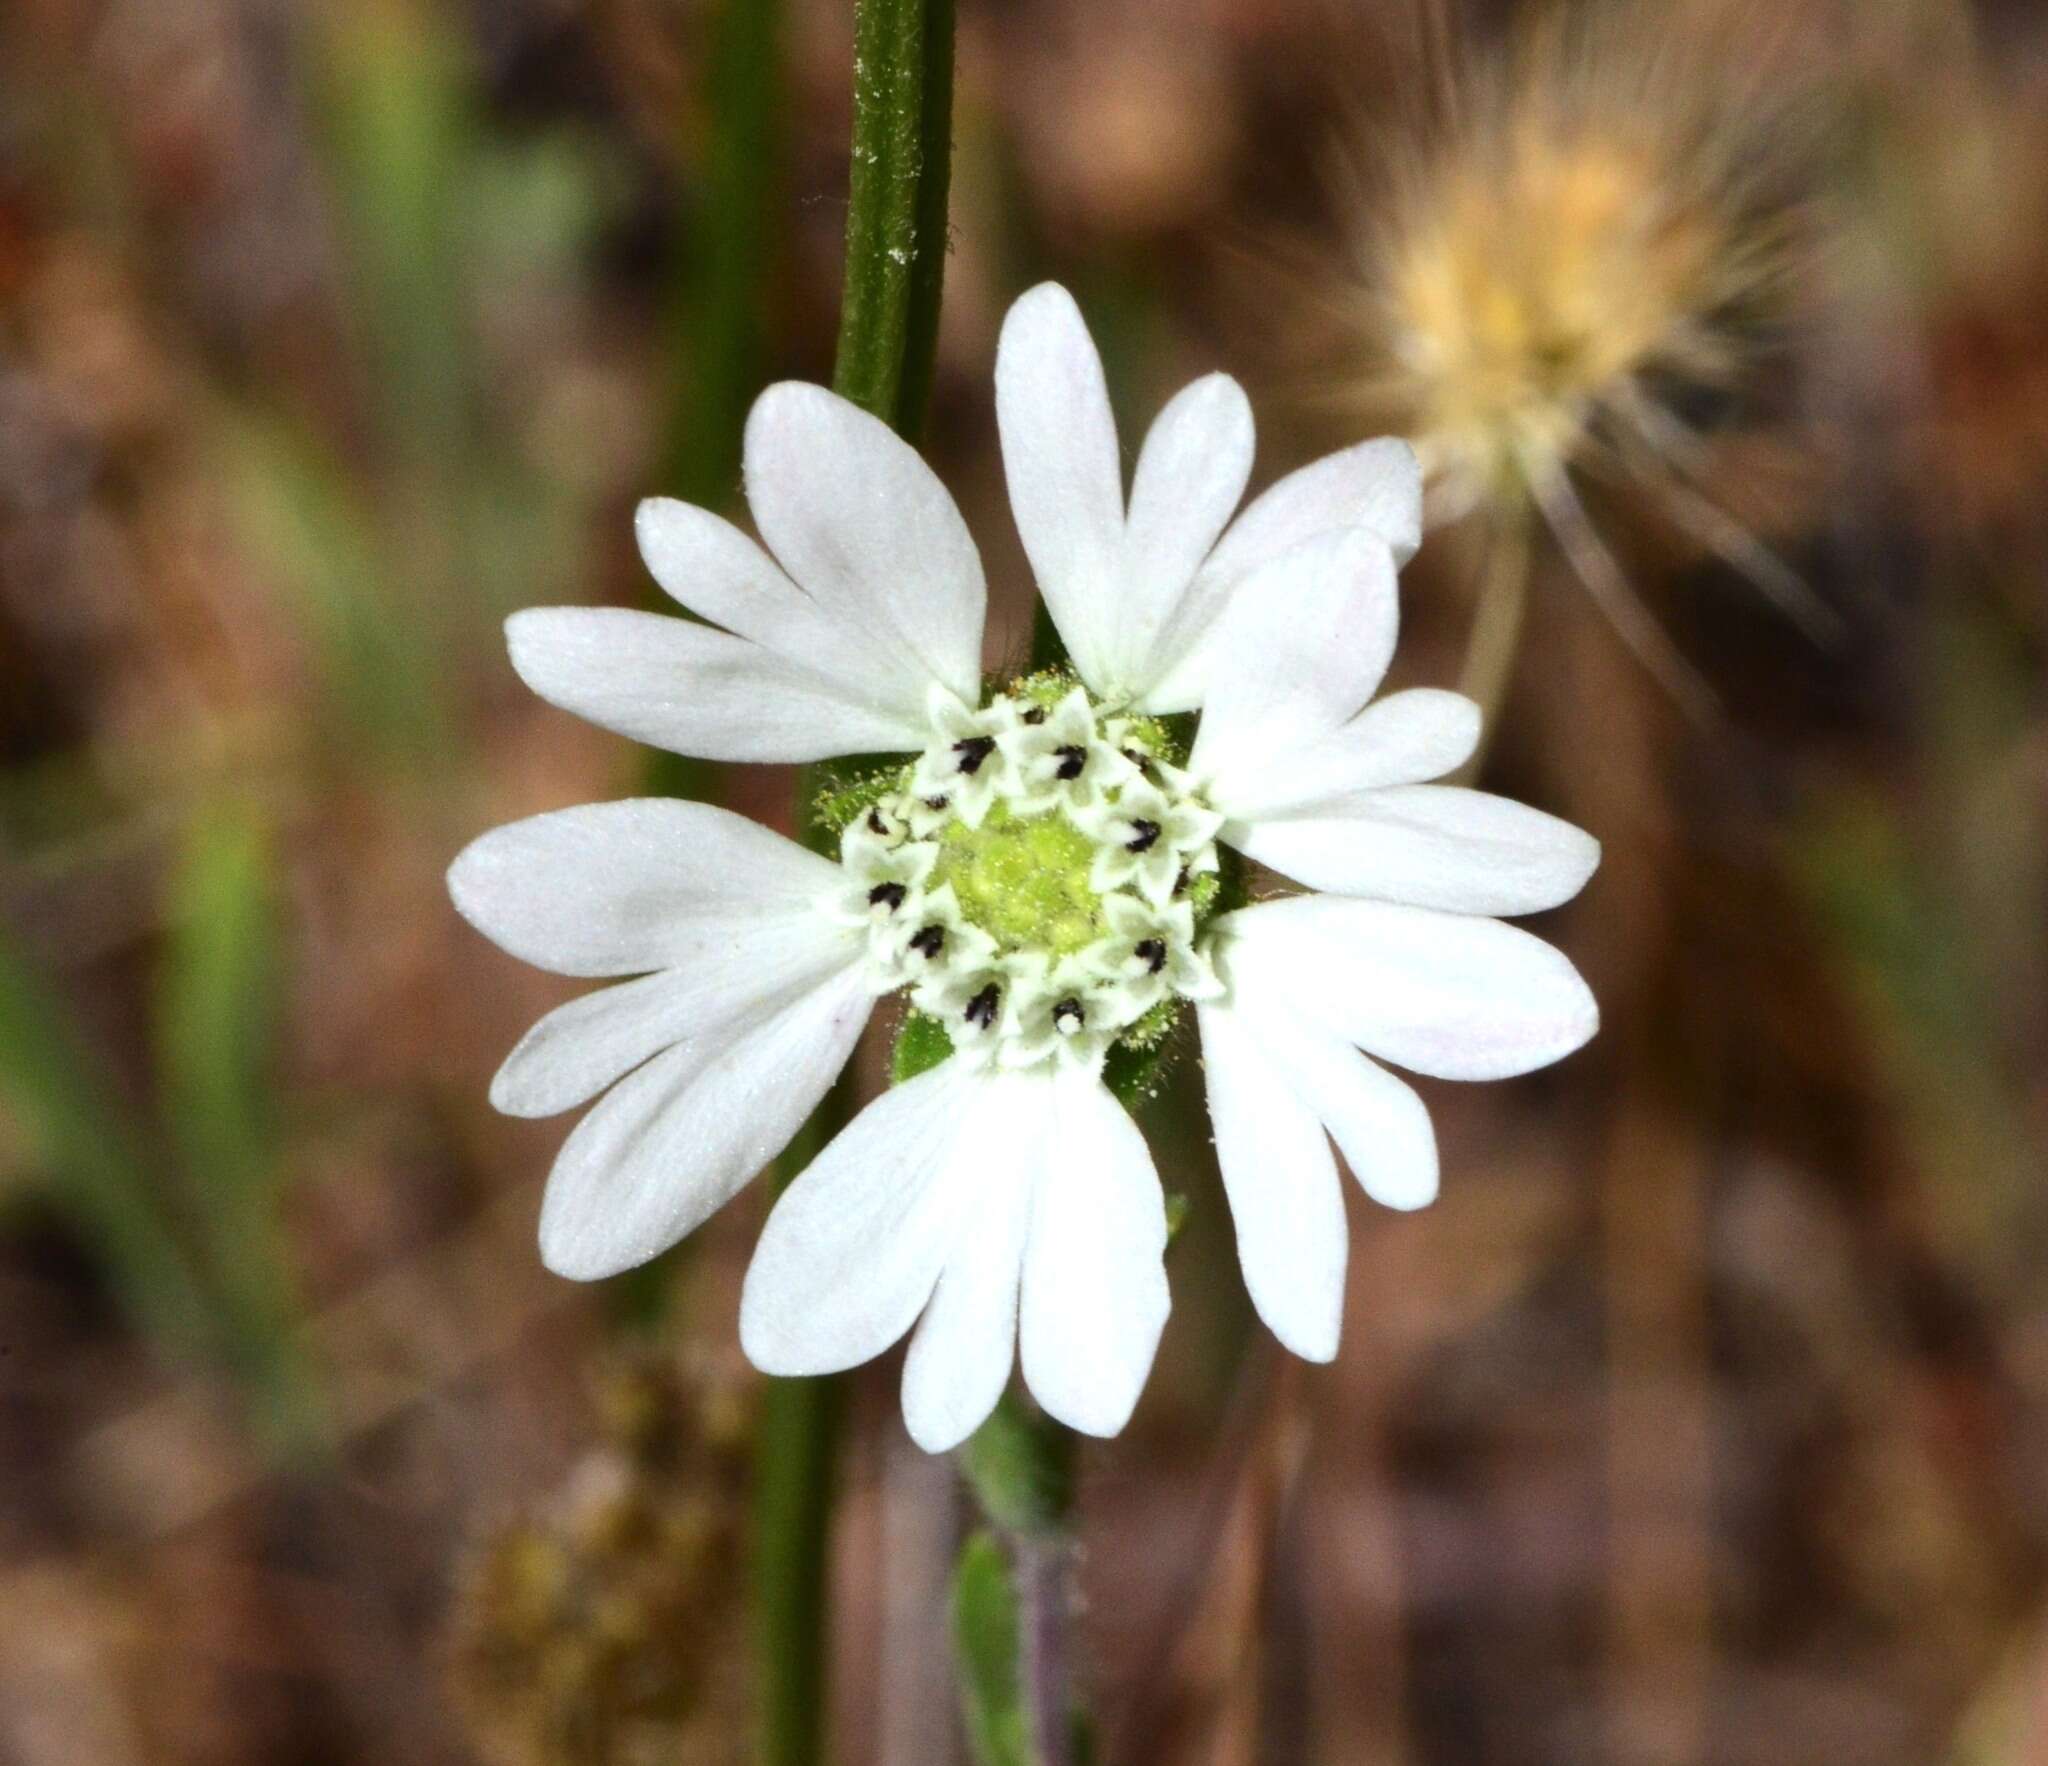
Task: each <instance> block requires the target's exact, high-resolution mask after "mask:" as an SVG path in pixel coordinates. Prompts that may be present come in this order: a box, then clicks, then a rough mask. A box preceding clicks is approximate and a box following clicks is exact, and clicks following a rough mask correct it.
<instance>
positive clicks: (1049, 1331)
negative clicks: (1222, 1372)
mask: <svg viewBox="0 0 2048 1766" xmlns="http://www.w3.org/2000/svg"><path fill="white" fill-rule="evenodd" d="M1046 1097H1047V1108H1046V1109H1044V1110H1043V1111H1042V1112H1041V1113H1040V1114H1039V1116H1038V1118H1037V1121H1036V1126H1037V1129H1038V1134H1039V1139H1038V1145H1037V1154H1038V1158H1039V1160H1040V1165H1039V1174H1038V1180H1037V1186H1036V1197H1035V1200H1034V1204H1033V1208H1032V1215H1031V1226H1030V1237H1029V1242H1028V1243H1027V1245H1026V1247H1025V1253H1024V1286H1023V1297H1022V1305H1021V1311H1020V1319H1019V1343H1020V1347H1021V1350H1022V1361H1023V1367H1024V1379H1025V1382H1026V1384H1028V1385H1029V1386H1030V1388H1031V1392H1032V1395H1033V1396H1034V1397H1035V1398H1036V1399H1037V1400H1038V1402H1039V1403H1040V1404H1041V1405H1042V1406H1043V1407H1044V1408H1045V1410H1046V1412H1047V1413H1048V1414H1049V1415H1051V1416H1052V1417H1054V1418H1056V1419H1057V1420H1058V1421H1060V1422H1063V1423H1065V1424H1066V1425H1067V1426H1068V1427H1069V1428H1072V1429H1078V1430H1080V1431H1081V1433H1082V1434H1084V1435H1114V1434H1116V1433H1117V1432H1118V1431H1119V1430H1120V1429H1121V1428H1122V1427H1123V1426H1124V1424H1125V1423H1126V1422H1128V1421H1129V1420H1130V1415H1131V1411H1132V1408H1133V1407H1134V1406H1135V1405H1136V1404H1137V1402H1138V1394H1139V1392H1140V1391H1141V1390H1142V1389H1143V1388H1144V1384H1145V1376H1146V1374H1147V1373H1149V1372H1150V1371H1151V1367H1152V1357H1153V1355H1154V1353H1155V1352H1156V1351H1157V1349H1158V1347H1159V1333H1160V1331H1161V1330H1162V1329H1163V1328H1164V1326H1165V1324H1166V1314H1167V1307H1168V1296H1167V1289H1166V1266H1165V1261H1164V1258H1165V1252H1166V1205H1165V1198H1164V1196H1163V1195H1162V1194H1161V1192H1160V1188H1159V1177H1158V1174H1157V1173H1156V1172H1155V1171H1154V1170H1153V1168H1152V1155H1151V1153H1150V1152H1149V1151H1148V1150H1147V1149H1146V1146H1145V1137H1144V1136H1143V1135H1141V1134H1140V1133H1139V1132H1138V1128H1137V1125H1136V1124H1135V1123H1133V1122H1132V1121H1131V1119H1130V1116H1129V1115H1128V1114H1127V1113H1126V1112H1125V1110H1124V1108H1123V1106H1122V1105H1120V1104H1119V1103H1117V1101H1116V1100H1115V1099H1114V1098H1112V1097H1111V1096H1110V1095H1109V1093H1108V1092H1107V1091H1106V1090H1104V1089H1103V1086H1102V1084H1101V1082H1100V1081H1099V1080H1097V1079H1095V1078H1093V1077H1092V1076H1091V1075H1089V1074H1088V1073H1086V1072H1085V1071H1073V1072H1069V1073H1065V1074H1062V1075H1060V1076H1059V1077H1057V1078H1055V1079H1053V1080H1052V1081H1050V1082H1049V1084H1048V1087H1047V1092H1046Z"/></svg>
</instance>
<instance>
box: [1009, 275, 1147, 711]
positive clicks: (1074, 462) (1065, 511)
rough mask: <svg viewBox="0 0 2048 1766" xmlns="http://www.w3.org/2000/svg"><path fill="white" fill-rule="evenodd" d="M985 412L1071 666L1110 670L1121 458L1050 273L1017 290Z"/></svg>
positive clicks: (1108, 673) (1093, 679)
mask: <svg viewBox="0 0 2048 1766" xmlns="http://www.w3.org/2000/svg"><path fill="white" fill-rule="evenodd" d="M996 423H997V426H998V428H999V429H1000V431H1001V433H1002V445H1003V470H1004V473H1005V475H1006V476H1007V478H1008V480H1009V487H1010V507H1011V509H1012V511H1013V512H1014V513H1015V516H1016V520H1017V532H1018V536H1019V537H1020V538H1021V539H1022V540H1023V542H1024V552H1025V556H1026V557H1028V558H1029V559H1030V560H1031V570H1032V574H1033V575H1034V576H1035V577H1036V578H1037V581H1038V589H1039V593H1040V594H1041V595H1043V596H1044V597H1045V605H1046V611H1047V612H1048V613H1049V614H1050V615H1051V616H1052V621H1053V624H1054V625H1056V626H1057V627H1058V628H1059V632H1060V636H1061V637H1062V638H1063V639H1065V640H1066V645H1067V650H1068V653H1069V654H1070V655H1071V656H1072V658H1073V660H1074V666H1075V667H1076V668H1077V669H1079V670H1080V672H1081V678H1082V679H1083V680H1085V681H1086V682H1088V684H1089V685H1090V686H1092V687H1096V688H1097V689H1098V690H1099V691H1107V690H1108V685H1109V683H1110V682H1111V681H1112V680H1113V679H1114V677H1115V675H1116V673H1117V664H1118V660H1119V659H1118V655H1117V626H1118V621H1119V619H1120V617H1121V614H1120V612H1119V609H1118V606H1117V595H1118V591H1119V589H1120V587H1121V583H1120V572H1121V569H1122V564H1123V546H1124V499H1123V467H1122V463H1121V459H1120V457H1119V454H1118V451H1117V439H1116V420H1115V418H1114V417H1113V416H1112V415H1111V414H1110V408H1109V390H1108V387H1107V386H1106V385H1105V383H1104V381H1103V376H1102V359H1101V357H1100V356H1098V355H1097V354H1096V352H1095V345H1094V342H1093V341H1092V340H1091V339H1090V337H1089V335H1088V327H1087V325H1086V324H1085V323H1084V322H1083V321H1082V318H1081V313H1080V309H1079V308H1078V307H1076V306H1075V305H1074V298H1073V296H1072V295H1070V294H1068V293H1067V291H1066V290H1065V289H1064V288H1061V287H1059V286H1058V285H1057V284H1056V283H1051V282H1046V283H1041V284H1040V285H1039V286H1038V287H1036V288H1034V289H1032V290H1031V291H1030V292H1029V293H1027V294H1025V295H1023V296H1021V297H1020V298H1019V299H1018V300H1017V302H1016V304H1015V305H1013V306H1012V307H1011V308H1010V311H1009V315H1008V317H1007V318H1005V319H1004V321H1003V333H1002V340H1001V342H1000V343H999V345H998V346H997V349H996Z"/></svg>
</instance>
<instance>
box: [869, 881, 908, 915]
mask: <svg viewBox="0 0 2048 1766" xmlns="http://www.w3.org/2000/svg"><path fill="white" fill-rule="evenodd" d="M903 896H904V888H903V885H902V884H901V883H877V884H876V885H875V886H874V888H872V889H870V890H869V891H868V906H869V907H871V908H887V909H888V910H889V911H890V913H892V914H893V913H894V912H895V911H896V910H897V909H898V908H900V907H901V906H902V905H903Z"/></svg>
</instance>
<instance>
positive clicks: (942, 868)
mask: <svg viewBox="0 0 2048 1766" xmlns="http://www.w3.org/2000/svg"><path fill="white" fill-rule="evenodd" d="M938 847H939V854H938V860H937V862H936V863H935V864H934V865H933V866H932V883H933V885H934V887H936V888H944V887H946V886H947V885H951V887H952V890H953V894H954V897H955V899H956V900H958V902H959V903H960V912H961V914H962V915H963V916H965V918H966V919H967V921H968V923H969V924H970V925H973V926H978V927H979V928H980V929H981V930H982V931H984V932H986V933H987V934H988V935H989V936H990V937H991V938H993V939H994V940H995V941H996V943H997V945H998V946H1000V947H1001V948H1003V949H1005V950H1031V949H1038V950H1045V951H1050V952H1052V953H1053V954H1054V955H1055V956H1062V957H1064V956H1071V955H1073V953H1074V952H1076V951H1078V950H1085V949H1086V948H1087V947H1088V946H1089V945H1091V944H1093V943H1094V942H1095V941H1096V939H1098V938H1100V937H1101V936H1102V934H1103V932H1104V930H1105V927H1104V924H1103V919H1102V898H1101V896H1099V895H1098V894H1097V893H1096V892H1095V890H1094V888H1093V887H1092V886H1091V885H1090V883H1089V881H1088V873H1089V870H1090V868H1091V867H1092V866H1093V864H1094V862H1095V842H1094V841H1093V840H1091V839H1090V838H1089V837H1088V836H1087V835H1086V834H1084V833H1083V832H1082V831H1081V830H1080V829H1079V828H1077V827H1075V826H1074V823H1073V821H1072V819H1071V818H1070V817H1068V816H1066V815H1064V814H1062V813H1061V812H1060V811H1059V810H1047V811H1045V812H1043V813H1042V814H1039V815H1035V816H1027V815H1019V814H1018V813H1017V811H1016V810H1015V809H1014V808H1013V807H1012V806H1011V805H1010V804H1009V803H1008V802H1003V801H998V802H997V803H996V804H994V805H993V806H992V807H991V808H990V810H989V813H988V815H987V817H986V818H985V819H984V820H983V822H982V824H981V826H980V827H979V828H970V827H968V826H966V824H964V823H962V822H957V821H956V822H950V823H948V824H947V826H946V828H945V830H944V831H943V832H942V833H941V834H940V835H939V840H938Z"/></svg>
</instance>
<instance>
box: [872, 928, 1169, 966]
mask: <svg viewBox="0 0 2048 1766" xmlns="http://www.w3.org/2000/svg"><path fill="white" fill-rule="evenodd" d="M910 948H911V949H912V950H914V951H916V952H918V953H919V954H920V955H922V956H924V957H925V958H927V959H928V960H930V961H932V962H937V961H938V960H939V952H940V951H942V950H944V949H945V948H946V929H945V927H943V926H927V927H925V928H924V930H923V931H921V932H919V933H918V934H917V935H916V936H915V937H914V938H912V939H911V941H910ZM1162 960H1163V959H1162Z"/></svg>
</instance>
